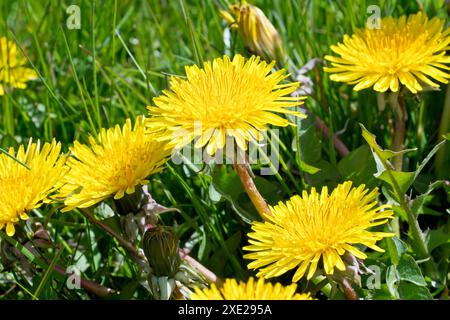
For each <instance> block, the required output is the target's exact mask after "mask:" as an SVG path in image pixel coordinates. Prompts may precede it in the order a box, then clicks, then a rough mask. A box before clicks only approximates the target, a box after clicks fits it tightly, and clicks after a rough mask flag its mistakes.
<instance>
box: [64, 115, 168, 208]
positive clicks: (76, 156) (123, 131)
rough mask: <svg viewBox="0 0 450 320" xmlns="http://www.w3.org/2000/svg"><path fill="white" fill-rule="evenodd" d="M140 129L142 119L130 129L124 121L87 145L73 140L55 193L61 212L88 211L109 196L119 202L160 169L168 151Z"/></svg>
mask: <svg viewBox="0 0 450 320" xmlns="http://www.w3.org/2000/svg"><path fill="white" fill-rule="evenodd" d="M144 129H145V126H144V117H138V118H137V119H136V123H135V125H134V127H133V126H132V124H131V120H130V119H127V121H126V123H125V125H124V126H123V128H121V127H120V126H118V125H117V126H116V127H115V128H111V129H108V130H105V129H102V130H101V132H100V134H99V137H98V139H99V142H98V141H97V140H95V138H94V137H90V138H89V146H88V145H84V144H81V143H79V142H78V141H75V143H74V146H73V148H71V157H70V158H69V159H68V160H67V167H68V169H69V172H68V173H67V174H66V175H65V177H64V179H63V183H64V185H63V186H62V187H61V189H60V192H59V194H58V197H60V198H64V199H65V200H64V204H65V205H66V207H65V208H64V209H63V210H62V211H69V210H72V209H74V208H88V207H91V206H93V205H94V204H97V203H99V202H101V201H103V200H104V199H106V198H109V197H114V199H121V198H122V197H123V196H124V195H125V193H126V194H133V193H134V192H135V188H136V187H137V186H141V185H145V184H147V183H148V180H146V179H147V177H148V176H149V175H151V174H154V173H156V172H159V171H160V170H161V169H162V166H163V164H164V163H165V162H166V160H167V157H168V155H169V154H170V150H168V149H166V148H165V143H164V142H160V141H156V140H155V139H154V137H153V136H152V135H150V134H145V133H144Z"/></svg>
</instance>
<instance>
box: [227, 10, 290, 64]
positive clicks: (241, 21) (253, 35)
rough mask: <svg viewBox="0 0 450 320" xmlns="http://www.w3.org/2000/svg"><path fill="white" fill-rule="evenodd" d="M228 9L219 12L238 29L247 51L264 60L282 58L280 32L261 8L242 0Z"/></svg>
mask: <svg viewBox="0 0 450 320" xmlns="http://www.w3.org/2000/svg"><path fill="white" fill-rule="evenodd" d="M230 11H231V13H230V12H227V11H224V10H221V11H220V14H221V16H222V18H223V19H224V20H225V21H226V22H227V23H228V24H229V25H230V27H231V28H232V29H237V30H238V32H239V34H240V35H241V37H242V38H243V40H244V43H245V47H246V48H247V49H248V50H249V51H251V52H252V53H255V54H257V55H259V56H261V57H263V58H264V59H266V60H284V51H283V44H282V41H281V37H280V34H279V33H278V31H277V30H276V29H275V27H274V26H273V24H272V23H271V22H270V21H269V19H267V17H266V16H265V14H264V12H263V11H262V10H261V9H259V8H258V7H256V6H253V5H250V4H248V3H247V2H246V1H242V4H241V5H238V4H235V5H231V6H230Z"/></svg>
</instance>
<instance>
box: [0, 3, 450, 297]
mask: <svg viewBox="0 0 450 320" xmlns="http://www.w3.org/2000/svg"><path fill="white" fill-rule="evenodd" d="M421 2H423V5H424V9H425V10H426V12H427V13H428V14H429V15H430V16H433V15H437V16H439V17H441V18H444V19H447V21H448V20H449V19H448V16H447V11H446V7H445V6H444V5H440V3H442V2H443V1H425V0H424V1H421ZM254 3H256V4H257V5H258V6H259V7H260V8H261V9H262V10H263V11H264V12H265V13H266V15H267V16H268V18H269V19H270V20H271V21H272V22H273V24H274V25H275V27H276V28H277V29H278V30H279V32H280V34H281V37H282V39H283V43H284V46H285V49H286V54H287V56H289V57H290V64H289V65H287V66H286V67H287V68H289V69H290V70H295V69H299V68H300V67H301V66H302V65H304V64H305V63H307V62H308V61H309V60H311V59H313V58H323V56H324V55H326V54H329V53H330V49H329V46H330V45H332V44H335V43H337V42H338V41H341V39H342V37H343V35H344V34H346V33H351V32H352V30H354V29H355V28H358V27H362V26H364V24H365V21H366V19H367V18H368V16H369V14H368V13H367V11H366V10H367V7H368V6H369V5H370V4H376V5H379V6H380V7H381V12H382V15H394V16H399V15H402V14H408V13H415V12H417V10H418V2H416V1H410V0H398V1H395V0H390V1H388V0H386V1H382V0H380V1H368V0H367V1H366V0H355V1H343V0H337V1H331V0H328V1H326V0H322V1H318V0H316V1H313V0H309V1H308V0H299V1H293V0H292V1H291V0H287V1H269V0H261V1H255V2H254ZM72 4H76V5H78V6H79V7H80V8H81V28H80V29H79V30H69V29H68V28H67V26H66V19H67V18H68V14H67V13H66V9H67V7H68V6H69V5H72ZM219 6H221V7H222V8H226V7H227V6H228V3H227V1H224V0H217V1H209V0H180V1H163V0H150V1H140V0H136V1H117V0H114V1H106V2H99V1H81V0H77V1H62V0H57V1H51V0H47V1H25V0H19V1H7V0H0V12H1V15H2V17H1V18H2V19H0V36H6V37H8V38H9V39H12V40H14V41H16V42H17V43H18V44H19V45H20V46H21V48H22V49H23V50H24V52H25V53H26V57H27V59H28V60H29V63H28V67H30V68H34V69H35V70H36V71H37V72H38V74H39V79H38V80H36V81H32V82H29V83H28V88H27V89H25V90H13V91H10V92H8V93H7V94H6V95H4V96H2V97H1V98H0V147H1V148H3V149H5V150H7V149H8V148H9V147H17V146H18V145H20V144H22V143H26V142H27V141H28V139H29V138H30V137H32V138H33V139H41V140H43V141H50V140H51V139H52V138H56V139H57V140H58V141H61V142H62V143H63V148H64V150H65V151H67V150H68V149H69V147H70V146H71V145H72V143H73V141H74V140H79V141H82V142H86V141H87V138H88V137H89V135H94V136H95V135H96V134H97V133H98V132H99V131H100V129H101V128H108V127H112V126H114V125H115V124H123V123H124V122H125V119H127V118H130V117H131V118H133V117H135V116H137V115H140V114H147V111H146V106H147V105H150V104H152V99H153V98H154V97H155V96H157V95H159V94H160V93H161V91H162V90H163V89H166V88H167V87H168V80H169V77H170V75H184V66H185V65H190V64H194V63H201V62H202V61H206V60H210V59H213V58H216V57H219V56H222V55H223V54H229V55H233V54H236V53H241V54H244V55H247V56H249V53H248V52H247V51H246V50H245V48H244V47H243V44H242V40H241V39H240V38H239V37H238V36H237V34H235V33H232V34H231V35H232V37H231V45H230V46H229V47H226V45H225V43H224V29H225V24H224V22H223V21H222V19H221V17H220V15H219V13H218V10H219ZM322 67H323V63H320V64H319V65H318V67H317V69H316V70H315V72H314V71H311V72H309V73H308V74H307V75H308V76H310V77H311V78H312V79H313V81H314V89H315V94H314V97H309V98H308V100H307V101H306V105H307V107H308V108H309V109H310V110H311V111H312V113H313V115H311V116H310V117H309V119H307V120H304V121H302V122H301V124H300V125H299V126H298V127H287V128H283V129H282V131H281V135H280V138H281V143H282V147H281V148H280V161H281V165H280V171H279V174H278V175H275V176H265V177H259V178H258V179H260V180H259V181H257V183H258V185H259V186H260V187H261V192H262V193H263V195H264V196H265V198H266V199H268V201H269V203H270V204H275V203H276V202H277V201H279V200H282V199H287V198H288V197H289V196H290V195H292V194H296V193H300V192H301V191H302V190H304V189H309V188H311V187H312V186H315V187H318V188H321V187H322V186H329V187H334V186H336V185H337V184H338V183H340V182H343V181H345V180H346V179H352V180H353V181H354V182H355V183H356V184H360V183H365V184H367V185H369V186H371V187H374V186H381V182H380V181H379V180H377V179H375V178H374V177H373V173H375V165H374V161H373V158H372V155H371V153H370V151H369V149H368V148H367V146H366V142H365V141H364V139H363V137H362V136H361V130H360V127H359V123H362V124H364V126H365V127H366V128H367V129H368V130H369V131H370V132H372V133H374V134H375V135H376V136H377V142H378V143H379V144H380V145H381V146H382V147H383V148H388V147H390V146H391V141H392V134H391V128H392V121H393V120H394V116H393V113H392V111H391V110H390V109H389V108H386V109H384V110H382V111H380V110H379V109H378V106H377V96H376V95H375V94H374V93H373V92H372V91H370V90H365V91H363V92H360V93H356V92H354V91H352V89H351V87H349V86H346V85H342V84H339V83H334V82H331V81H330V80H329V77H328V75H326V74H325V73H324V72H323V70H322ZM446 94H448V93H447V90H446V87H445V86H443V87H442V89H441V90H440V91H434V92H425V93H423V94H420V95H419V96H417V97H413V96H408V98H407V109H408V120H407V128H406V129H407V130H406V148H416V150H415V151H413V152H411V153H409V154H408V155H407V157H406V159H405V164H404V165H405V167H404V171H414V170H415V169H416V167H417V166H418V165H419V164H420V163H421V162H422V160H423V159H424V158H425V157H426V156H427V154H428V153H429V152H430V151H431V150H432V148H433V147H434V146H435V145H436V144H437V143H438V142H439V141H440V139H441V137H440V133H439V128H440V127H442V126H443V125H445V122H446V123H447V124H446V126H447V127H446V128H447V131H448V122H449V121H450V119H448V118H447V119H445V118H444V119H443V118H442V117H441V115H445V113H443V110H444V108H447V110H448V108H449V106H448V105H447V106H446V104H450V102H449V100H448V97H447V100H446ZM447 112H448V111H447ZM314 115H315V116H318V117H320V118H321V119H322V120H323V121H324V122H325V123H326V124H327V125H328V126H329V127H330V129H331V130H332V132H341V134H340V138H341V139H342V141H343V142H344V143H345V144H346V145H347V147H348V148H349V150H351V151H355V150H357V151H355V152H358V153H357V154H356V158H351V157H348V158H346V159H345V160H343V159H342V157H341V156H340V155H339V154H338V153H337V152H336V151H335V148H334V145H333V143H332V141H330V140H328V139H326V138H324V137H323V136H322V135H321V134H320V132H318V131H317V130H316V129H315V128H314V126H313V119H314ZM447 115H448V113H447ZM443 123H444V124H443ZM441 131H442V130H441ZM444 133H445V132H444ZM441 134H442V132H441ZM292 141H296V142H298V143H297V144H296V148H295V149H296V150H297V152H293V149H292V147H291V144H292ZM352 155H355V153H352ZM436 159H438V160H435V158H433V159H431V161H430V162H429V163H428V164H427V165H426V167H425V169H424V170H423V171H422V173H421V174H420V175H419V177H418V179H417V180H416V182H415V183H414V185H413V186H412V188H411V189H410V191H409V192H408V195H412V196H416V195H419V194H422V193H424V192H425V191H426V190H427V187H428V185H429V183H430V182H432V181H436V180H443V181H445V180H446V181H447V182H444V183H443V184H442V186H440V187H438V188H436V189H435V190H433V192H431V193H430V195H428V196H427V197H425V202H424V204H423V205H422V206H421V207H420V210H419V211H420V216H419V222H420V224H421V226H422V229H425V228H430V229H432V230H441V231H442V233H443V234H444V236H445V234H448V233H449V221H448V219H449V218H448V213H449V211H448V210H449V207H450V206H449V197H450V196H449V193H448V192H449V185H448V180H449V179H450V170H449V169H448V168H449V164H450V152H449V147H448V146H444V147H443V148H442V149H441V151H440V154H439V156H438V158H436ZM309 166H313V167H316V168H319V169H321V170H320V171H319V172H318V173H315V174H312V172H311V171H309V170H311V169H308V168H309ZM255 168H256V167H255ZM234 178H235V177H234ZM229 179H233V177H232V170H231V166H229V167H227V168H223V167H222V168H220V167H218V166H216V167H214V166H213V167H208V166H206V167H203V168H202V167H195V168H192V167H188V166H187V165H174V164H172V163H170V162H169V164H168V165H167V167H166V169H165V170H164V171H163V172H162V173H160V174H158V175H156V176H154V177H152V178H151V182H150V185H149V190H150V193H151V194H152V196H153V198H154V199H155V200H156V201H157V202H158V203H160V204H162V205H164V206H166V207H175V208H178V209H179V210H180V212H179V213H177V212H169V213H165V214H163V215H162V216H161V220H162V222H163V223H164V224H165V225H170V226H173V227H174V228H175V230H176V232H177V234H178V236H179V237H180V239H181V245H182V246H185V245H187V246H191V247H192V250H193V251H192V256H194V257H195V258H196V259H197V260H199V261H200V262H201V263H202V264H204V265H205V266H206V267H208V268H209V269H210V270H212V271H213V272H214V273H216V274H217V275H218V276H220V277H236V278H241V279H244V278H246V277H248V276H249V275H251V274H252V272H250V271H248V270H247V268H246V263H247V262H246V261H244V260H243V258H242V255H243V251H242V249H241V248H242V246H243V245H245V244H246V243H247V238H246V233H247V232H248V231H249V230H250V226H249V224H248V223H246V222H245V221H246V220H245V219H248V217H254V216H255V210H254V208H253V207H252V205H251V203H250V202H249V200H248V197H247V196H246V195H245V194H244V193H243V190H241V189H239V188H241V187H240V185H239V184H238V183H236V184H235V185H234V188H229V187H228V188H227V187H226V183H228V182H229ZM236 181H237V180H236ZM237 182H238V181H237ZM221 187H222V188H224V189H223V190H224V191H223V192H224V193H225V194H223V195H222V196H220V195H218V194H217V192H218V191H217V189H218V188H221ZM384 188H386V187H384ZM233 189H234V190H233ZM383 191H384V194H385V195H386V194H387V191H386V190H383ZM227 195H228V196H227ZM230 199H231V200H232V201H229V200H230ZM236 204H238V205H239V206H240V208H241V209H242V210H235V205H236ZM40 211H41V212H40V217H39V215H38V216H36V215H35V217H34V218H33V219H34V221H41V222H43V223H44V225H45V226H47V227H48V231H49V233H50V237H51V238H52V239H53V240H54V241H55V242H56V243H57V244H58V248H54V249H48V250H46V251H44V253H42V254H43V255H44V256H45V259H47V260H48V264H51V263H56V264H58V265H61V266H69V265H73V264H76V265H77V266H78V267H80V269H81V271H82V275H83V276H84V277H85V278H87V279H91V280H92V281H95V282H97V283H101V284H103V285H105V286H108V287H111V288H115V289H117V290H120V291H121V292H122V295H121V298H138V299H147V298H148V293H147V291H146V290H145V289H144V287H142V286H140V285H139V284H138V280H139V273H140V271H139V269H138V267H137V265H136V264H135V263H134V262H133V260H132V259H130V258H129V256H127V255H126V254H125V251H124V250H123V248H121V247H120V246H119V245H118V244H117V243H116V242H115V241H114V240H112V239H111V238H110V237H109V236H108V235H106V234H105V233H104V232H103V231H102V230H100V229H98V228H96V227H95V226H93V225H91V224H89V223H88V222H87V221H86V219H85V218H84V217H83V216H82V215H81V214H79V213H76V212H70V213H66V214H61V213H60V212H59V211H58V209H57V208H56V207H55V206H53V207H44V209H42V210H40ZM99 211H101V210H99ZM100 214H101V213H100ZM23 228H24V232H27V231H28V232H29V231H30V225H28V224H27V225H25V224H24V225H23ZM400 229H401V230H402V234H403V236H402V239H403V240H404V241H405V242H407V243H409V240H408V237H406V233H407V224H406V222H405V221H404V220H403V219H401V220H400ZM1 238H2V240H1V243H2V248H3V247H6V242H5V241H7V240H5V239H7V237H6V235H5V234H4V233H1ZM24 238H26V236H24ZM386 242H387V241H383V242H382V247H384V248H387V245H388V244H387V243H386ZM22 245H24V243H22ZM410 253H411V252H410ZM389 254H392V252H391V251H390V253H386V254H384V255H381V256H376V255H370V257H369V263H368V264H367V265H370V262H373V263H377V264H379V265H381V266H382V268H383V272H384V273H383V274H385V273H386V270H387V269H388V268H389V266H390V264H391V260H390V258H389ZM432 254H433V256H434V258H435V261H436V263H437V264H438V268H439V273H440V274H441V275H442V277H441V278H442V279H441V280H442V281H441V283H440V286H438V287H433V286H432V285H430V281H429V280H430V278H429V277H428V278H427V277H426V280H427V281H428V282H427V287H428V288H429V290H430V292H431V293H433V294H436V297H439V296H440V295H442V296H445V292H446V291H445V290H446V289H444V288H445V287H447V278H448V276H447V273H448V258H449V245H448V241H447V243H446V244H445V243H444V244H443V245H442V246H439V247H436V248H435V249H433V251H432ZM4 255H5V254H2V260H0V298H5V299H50V298H59V299H88V298H95V296H93V295H90V294H87V293H86V292H84V291H83V290H68V289H67V288H66V287H65V283H64V279H61V276H60V275H58V274H56V273H55V272H47V271H48V268H46V267H45V262H44V260H45V259H43V260H36V261H33V262H31V263H25V262H24V264H26V265H27V266H28V268H30V270H31V271H30V272H31V273H32V274H34V277H33V278H30V277H29V275H27V274H26V272H25V273H24V272H19V271H17V270H18V267H17V266H18V265H20V266H21V268H22V269H23V268H26V267H24V265H23V264H22V265H21V263H20V262H18V261H15V260H14V259H13V260H14V261H13V262H11V263H9V262H7V261H9V260H8V259H7V258H5V257H4ZM14 265H15V266H16V267H14ZM421 266H422V265H421ZM2 269H3V271H2ZM424 272H425V273H426V271H424ZM289 279H290V278H289V277H284V278H283V277H282V278H280V280H281V281H284V282H286V283H288V282H289ZM382 283H383V288H382V289H380V290H377V291H374V292H370V294H372V295H373V298H377V297H378V298H392V296H389V291H388V290H387V289H386V280H385V279H383V280H382ZM11 285H15V286H16V287H15V289H14V290H12V291H8V293H7V294H6V295H4V296H2V293H5V292H7V290H8V289H9V288H10V287H11ZM311 286H312V284H310V283H307V282H306V281H302V282H301V283H300V287H301V288H302V289H304V288H306V287H308V288H310V287H311ZM427 290H428V289H427ZM447 292H448V289H447ZM447 294H448V293H447ZM361 295H362V296H369V294H368V291H367V290H361ZM418 295H419V293H418Z"/></svg>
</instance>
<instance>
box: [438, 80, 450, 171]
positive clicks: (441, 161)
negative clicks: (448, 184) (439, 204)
mask: <svg viewBox="0 0 450 320" xmlns="http://www.w3.org/2000/svg"><path fill="white" fill-rule="evenodd" d="M449 129H450V85H448V86H447V92H446V94H445V102H444V110H442V115H441V123H440V124H439V136H438V139H439V141H441V140H442V139H443V138H442V136H443V135H445V134H447V133H448V132H449V131H450V130H449ZM447 155H448V146H447V145H444V146H443V147H442V148H441V149H440V150H439V151H438V152H437V153H436V172H437V173H438V174H439V175H441V176H442V177H445V172H446V170H448V166H447V165H446V164H445V160H446V158H447Z"/></svg>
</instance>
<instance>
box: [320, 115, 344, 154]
mask: <svg viewBox="0 0 450 320" xmlns="http://www.w3.org/2000/svg"><path fill="white" fill-rule="evenodd" d="M315 125H316V127H317V128H318V129H319V130H320V131H321V132H322V134H323V135H324V136H326V137H327V138H328V139H331V133H330V128H328V127H327V125H326V124H325V122H323V121H322V120H320V118H319V117H316V122H315ZM333 142H334V147H335V148H336V150H337V152H339V154H340V155H341V156H342V157H345V156H346V155H348V154H349V152H350V151H349V150H348V148H347V146H346V145H345V144H344V143H343V142H342V140H341V139H339V137H338V136H337V135H333Z"/></svg>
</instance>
